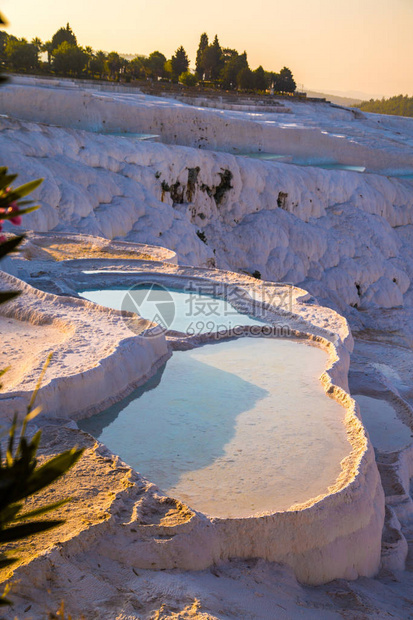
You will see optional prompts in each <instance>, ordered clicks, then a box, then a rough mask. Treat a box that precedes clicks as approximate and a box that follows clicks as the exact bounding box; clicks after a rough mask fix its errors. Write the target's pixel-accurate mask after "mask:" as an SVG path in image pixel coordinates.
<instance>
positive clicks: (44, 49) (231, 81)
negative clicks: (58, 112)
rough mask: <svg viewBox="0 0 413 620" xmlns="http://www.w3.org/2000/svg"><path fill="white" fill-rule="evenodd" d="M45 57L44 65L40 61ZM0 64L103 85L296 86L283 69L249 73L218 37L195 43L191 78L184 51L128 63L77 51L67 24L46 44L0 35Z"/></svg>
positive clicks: (113, 55)
mask: <svg viewBox="0 0 413 620" xmlns="http://www.w3.org/2000/svg"><path fill="white" fill-rule="evenodd" d="M45 53H46V54H47V56H46V59H45V60H42V56H44V54H45ZM0 62H1V64H2V66H3V68H4V69H6V70H8V71H15V72H18V73H33V72H35V73H42V74H50V75H62V76H69V77H83V78H92V79H108V80H115V81H125V82H131V81H132V80H142V79H152V80H163V81H170V82H174V83H178V82H179V83H181V84H183V85H185V86H196V85H197V84H198V83H202V84H207V85H208V86H211V87H214V88H223V89H225V90H239V91H258V92H259V91H266V90H271V91H273V92H276V93H293V92H294V91H295V89H296V84H295V81H294V78H293V75H292V73H291V71H290V69H288V68H287V67H284V68H283V69H281V71H280V72H279V73H276V72H274V71H265V70H264V69H263V67H262V66H259V67H258V68H257V69H255V70H252V69H251V68H250V67H249V64H248V60H247V53H246V52H245V51H244V52H243V53H242V54H239V53H238V52H237V50H235V49H230V48H222V47H221V45H220V43H219V40H218V36H217V35H215V38H214V39H213V41H212V43H210V42H209V39H208V35H207V34H206V33H203V34H202V35H201V37H200V41H199V46H198V50H197V54H196V69H195V73H192V72H190V71H189V59H188V55H187V53H186V51H185V49H184V48H183V46H180V47H178V49H177V50H176V52H175V54H173V56H172V57H171V58H169V59H167V58H166V56H164V54H162V53H161V52H159V51H154V52H152V53H151V54H149V56H139V55H137V56H135V57H134V58H132V59H130V60H128V59H127V58H124V57H123V56H121V55H120V54H118V53H117V52H109V53H105V52H103V51H94V50H93V49H92V48H91V47H89V46H86V47H81V46H79V45H78V43H77V38H76V35H75V34H74V32H73V31H72V29H71V27H70V25H69V24H67V25H66V27H65V28H60V29H59V30H58V31H57V32H56V33H55V34H54V35H53V37H52V38H51V40H50V41H46V42H43V41H41V40H40V39H39V38H38V37H35V38H34V39H32V41H31V42H30V43H29V42H28V41H27V40H26V39H24V38H20V39H19V38H17V37H15V36H13V35H12V34H7V33H6V32H5V31H4V30H3V31H0Z"/></svg>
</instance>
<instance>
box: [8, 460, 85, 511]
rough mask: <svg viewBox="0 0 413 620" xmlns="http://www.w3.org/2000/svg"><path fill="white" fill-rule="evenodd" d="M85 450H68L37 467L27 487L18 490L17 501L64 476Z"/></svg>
mask: <svg viewBox="0 0 413 620" xmlns="http://www.w3.org/2000/svg"><path fill="white" fill-rule="evenodd" d="M83 452H84V450H83V449H80V450H77V449H75V448H72V450H66V451H65V452H62V454H58V455H57V456H55V457H53V458H52V459H50V460H49V461H47V463H44V465H41V466H40V467H39V468H38V469H36V470H35V471H34V472H33V473H32V474H31V476H30V477H29V479H28V480H27V483H26V484H25V488H24V489H23V490H22V491H20V492H18V491H17V492H16V495H15V498H14V499H15V501H19V500H21V499H23V498H25V497H29V496H30V495H33V493H37V492H38V491H41V490H42V489H44V488H45V487H47V486H49V485H50V484H51V483H52V482H54V481H55V480H57V479H58V478H60V477H61V476H63V474H65V473H66V472H67V471H68V470H69V469H70V468H71V467H72V466H73V465H74V464H75V463H76V462H77V461H78V460H79V459H80V457H81V456H82V454H83Z"/></svg>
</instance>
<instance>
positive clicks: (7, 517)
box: [0, 504, 23, 525]
mask: <svg viewBox="0 0 413 620" xmlns="http://www.w3.org/2000/svg"><path fill="white" fill-rule="evenodd" d="M22 508H23V504H14V505H12V506H5V507H4V508H2V509H1V510H0V523H1V524H2V525H5V524H6V523H10V521H12V520H13V519H14V518H15V517H16V515H17V513H18V512H19V511H20V510H21V509H22ZM17 518H18V517H17Z"/></svg>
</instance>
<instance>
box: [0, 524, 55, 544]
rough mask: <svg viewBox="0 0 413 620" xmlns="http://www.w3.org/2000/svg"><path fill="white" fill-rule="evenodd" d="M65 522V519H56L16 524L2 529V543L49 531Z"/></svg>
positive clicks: (0, 541) (0, 533)
mask: <svg viewBox="0 0 413 620" xmlns="http://www.w3.org/2000/svg"><path fill="white" fill-rule="evenodd" d="M63 523H64V521H63V520H61V519H60V520H56V521H33V523H25V524H24V525H14V526H13V527H7V528H6V529H4V530H0V543H10V542H15V541H16V540H22V539H23V538H28V537H29V536H34V535H35V534H41V533H42V532H47V531H48V530H51V529H53V528H55V527H58V526H59V525H62V524H63Z"/></svg>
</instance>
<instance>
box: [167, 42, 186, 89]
mask: <svg viewBox="0 0 413 620" xmlns="http://www.w3.org/2000/svg"><path fill="white" fill-rule="evenodd" d="M188 67H189V60H188V56H187V54H186V51H185V50H184V48H183V47H182V45H181V47H178V49H177V50H176V52H175V54H174V56H172V58H171V70H172V80H173V81H174V82H177V81H178V78H179V76H180V75H181V73H185V71H187V70H188Z"/></svg>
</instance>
